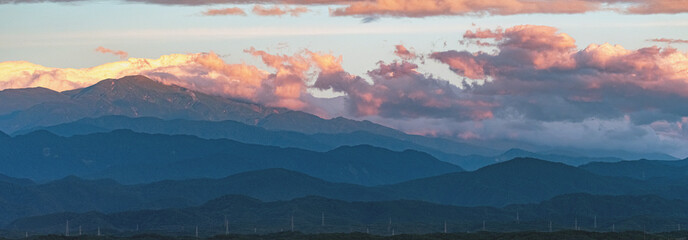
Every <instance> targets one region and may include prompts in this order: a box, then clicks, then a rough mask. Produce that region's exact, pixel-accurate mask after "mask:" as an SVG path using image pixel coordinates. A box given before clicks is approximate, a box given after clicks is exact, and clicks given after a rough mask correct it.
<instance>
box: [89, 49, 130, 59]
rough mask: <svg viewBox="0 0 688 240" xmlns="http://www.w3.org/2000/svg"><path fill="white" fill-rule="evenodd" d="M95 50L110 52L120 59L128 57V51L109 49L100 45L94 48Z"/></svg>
mask: <svg viewBox="0 0 688 240" xmlns="http://www.w3.org/2000/svg"><path fill="white" fill-rule="evenodd" d="M96 52H100V53H111V54H113V55H115V56H119V58H121V59H127V58H128V57H129V53H127V52H125V51H121V50H111V49H107V48H104V47H102V46H100V47H98V48H96Z"/></svg>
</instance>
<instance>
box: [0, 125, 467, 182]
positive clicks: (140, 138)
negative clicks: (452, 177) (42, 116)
mask: <svg viewBox="0 0 688 240" xmlns="http://www.w3.org/2000/svg"><path fill="white" fill-rule="evenodd" d="M0 141H3V142H4V143H3V144H2V145H0V173H3V174H6V175H11V176H13V177H24V178H29V179H36V180H51V179H57V178H62V177H65V176H68V175H76V176H81V177H87V178H91V179H97V178H111V179H114V180H116V181H118V182H122V183H142V182H152V181H160V180H166V179H189V178H207V177H210V178H220V177H225V176H228V175H232V174H236V173H240V172H246V171H252V170H260V169H268V168H285V169H290V170H294V171H299V172H302V173H306V174H309V175H311V176H315V177H318V178H322V179H325V180H327V181H332V182H346V183H355V184H361V185H380V184H392V183H398V182H403V181H407V180H411V179H416V178H422V177H430V176H436V175H440V174H444V173H450V172H457V171H462V170H461V168H459V167H457V166H455V165H452V164H449V163H446V162H442V161H439V160H437V159H436V158H434V157H432V156H430V155H428V154H426V153H422V152H417V151H414V150H406V151H403V152H395V151H390V150H387V149H383V148H378V147H372V146H366V145H359V146H353V147H340V148H337V149H334V150H331V151H328V152H315V151H308V150H303V149H297V148H280V147H274V146H264V145H256V144H245V143H240V142H236V141H232V140H227V139H202V138H198V137H195V136H188V135H163V134H145V133H135V132H132V131H130V130H116V131H113V132H109V133H95V134H89V135H78V136H72V137H60V136H57V135H55V134H52V133H50V132H47V131H36V132H32V133H30V134H27V135H20V136H16V137H13V138H7V137H5V138H4V140H0Z"/></svg>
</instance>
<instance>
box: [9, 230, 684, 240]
mask: <svg viewBox="0 0 688 240" xmlns="http://www.w3.org/2000/svg"><path fill="white" fill-rule="evenodd" d="M687 235H688V232H686V231H683V232H680V231H678V232H666V233H656V234H650V233H644V232H640V231H631V232H585V231H557V232H551V233H550V232H513V233H497V232H477V233H447V234H444V233H433V234H423V235H410V234H398V235H394V236H380V235H372V234H365V233H360V232H352V233H327V234H304V233H300V232H281V233H272V234H265V235H257V234H256V235H237V234H230V235H215V236H212V237H203V238H197V237H193V235H186V236H166V235H157V234H140V235H126V236H109V235H107V236H93V235H82V236H75V237H65V236H61V235H40V236H29V237H27V238H25V239H29V240H94V239H98V240H195V239H201V240H228V239H239V240H265V239H273V240H332V239H341V240H451V239H462V240H493V239H511V240H539V239H542V240H551V239H557V240H580V239H584V240H607V239H624V240H641V239H642V240H669V239H684V238H685V236H687ZM22 236H24V235H22ZM0 239H3V238H0ZM3 240H5V239H3Z"/></svg>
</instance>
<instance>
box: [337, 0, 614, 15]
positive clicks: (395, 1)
mask: <svg viewBox="0 0 688 240" xmlns="http://www.w3.org/2000/svg"><path fill="white" fill-rule="evenodd" d="M599 7H600V3H598V2H594V1H581V0H573V1H564V0H553V1H529V0H507V1H501V0H488V1H485V0H374V1H361V2H354V3H350V4H348V5H347V6H345V7H342V8H337V9H334V10H332V15H335V16H394V17H428V16H448V15H483V14H489V15H513V14H527V13H584V12H587V11H592V10H597V9H599Z"/></svg>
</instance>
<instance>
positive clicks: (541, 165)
mask: <svg viewBox="0 0 688 240" xmlns="http://www.w3.org/2000/svg"><path fill="white" fill-rule="evenodd" d="M569 168H570V169H573V170H575V169H577V168H576V167H573V166H569V165H566V164H563V163H558V162H550V161H546V160H541V159H537V158H529V157H517V158H514V159H511V160H508V161H505V162H501V163H496V164H493V165H489V166H487V167H484V168H481V169H479V170H478V171H483V172H484V171H498V172H499V171H510V172H512V171H517V172H521V171H522V172H533V171H541V170H544V171H550V170H554V169H569Z"/></svg>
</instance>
